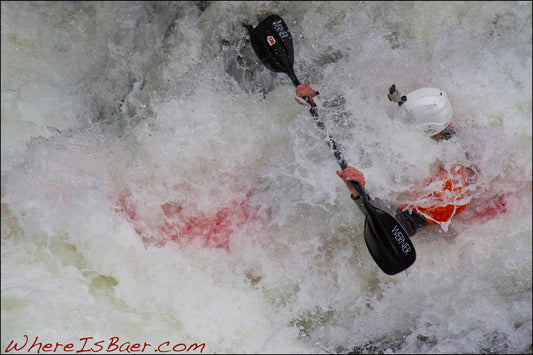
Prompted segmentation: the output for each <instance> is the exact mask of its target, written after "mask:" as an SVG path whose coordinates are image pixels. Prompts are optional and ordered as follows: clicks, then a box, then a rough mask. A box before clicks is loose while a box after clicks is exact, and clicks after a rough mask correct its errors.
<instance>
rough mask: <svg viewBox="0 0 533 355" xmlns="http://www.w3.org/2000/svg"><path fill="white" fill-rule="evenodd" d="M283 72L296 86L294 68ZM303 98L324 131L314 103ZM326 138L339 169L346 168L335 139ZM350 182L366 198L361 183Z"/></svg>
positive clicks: (328, 136)
mask: <svg viewBox="0 0 533 355" xmlns="http://www.w3.org/2000/svg"><path fill="white" fill-rule="evenodd" d="M285 74H287V76H288V77H289V78H290V79H291V81H292V83H293V84H294V87H298V85H300V81H299V80H298V78H297V77H296V74H294V70H293V69H292V68H290V70H288V71H287V72H286V73H285ZM304 100H305V101H306V102H307V103H308V104H309V105H310V106H311V107H310V108H309V112H310V113H311V116H313V120H314V121H315V123H316V124H317V126H318V127H319V128H320V129H321V130H323V131H325V130H326V126H325V125H324V122H322V121H321V120H320V118H319V117H318V113H317V111H316V104H315V103H314V102H312V101H311V100H310V99H309V98H308V97H304ZM326 134H327V133H326ZM327 138H328V140H327V143H328V146H329V148H330V149H331V150H332V151H333V155H334V156H335V159H336V160H337V163H339V166H340V167H341V170H344V169H346V168H347V167H348V163H346V160H344V158H343V157H342V152H341V151H340V150H339V148H337V143H335V140H334V139H333V137H332V136H331V135H330V134H327ZM350 184H351V185H352V186H353V187H354V189H355V191H357V193H358V194H359V196H361V197H362V198H363V199H368V197H367V195H366V193H365V191H364V190H363V188H362V187H361V185H359V183H357V182H355V181H350Z"/></svg>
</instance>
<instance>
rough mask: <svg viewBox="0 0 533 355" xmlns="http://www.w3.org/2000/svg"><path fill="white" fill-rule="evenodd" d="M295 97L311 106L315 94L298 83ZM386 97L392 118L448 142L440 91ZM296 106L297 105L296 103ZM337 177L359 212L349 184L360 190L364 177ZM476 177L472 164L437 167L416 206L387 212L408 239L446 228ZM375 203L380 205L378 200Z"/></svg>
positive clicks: (445, 103) (352, 173)
mask: <svg viewBox="0 0 533 355" xmlns="http://www.w3.org/2000/svg"><path fill="white" fill-rule="evenodd" d="M296 95H297V96H298V97H301V98H304V97H307V98H308V99H309V101H310V102H311V103H314V101H313V98H314V97H315V96H316V92H315V91H314V90H313V89H312V88H311V86H310V85H309V84H302V85H299V86H298V87H297V88H296ZM388 98H389V100H390V101H392V102H394V103H397V104H398V110H397V112H396V114H395V117H396V118H398V119H401V120H402V121H403V122H407V123H409V124H412V125H414V126H415V127H416V128H418V129H420V130H421V131H423V132H424V133H426V135H427V136H428V137H431V138H432V139H433V140H434V141H436V142H439V141H441V140H448V139H450V138H451V137H453V135H454V134H455V129H454V126H453V125H452V107H451V104H450V101H449V100H448V97H447V95H446V93H445V92H444V91H442V90H439V89H435V88H423V89H418V90H415V91H413V92H411V93H409V94H407V95H404V96H402V95H400V93H399V92H398V90H397V89H396V86H395V85H392V86H391V87H390V88H389V93H388ZM297 101H298V99H297ZM298 103H300V104H301V102H300V101H298ZM337 175H338V176H339V177H340V178H341V179H342V180H343V181H344V182H345V184H346V186H347V187H348V189H349V190H350V192H351V193H352V199H354V200H355V201H356V202H357V203H358V205H359V206H360V207H361V209H362V202H361V198H360V196H358V194H357V191H356V190H355V189H354V188H353V186H352V185H351V184H350V183H349V181H355V182H357V183H359V184H360V185H361V187H363V188H364V187H365V177H364V174H363V173H362V172H361V171H359V170H357V169H356V168H354V167H352V166H348V167H347V168H346V169H344V171H340V170H337ZM476 178H477V172H476V168H475V167H474V166H473V165H470V166H465V165H456V166H454V167H453V168H451V169H444V167H442V166H441V167H440V170H439V171H438V172H437V174H435V176H434V177H433V178H431V179H430V180H429V182H428V184H427V185H426V188H425V189H423V191H420V193H419V194H418V195H417V197H416V198H415V199H413V201H416V203H406V204H402V205H400V206H398V207H397V208H396V207H393V208H392V211H391V212H392V213H393V214H394V216H395V218H396V219H397V220H398V222H400V223H401V224H402V226H404V228H405V231H406V232H407V233H408V234H409V235H410V236H412V235H414V234H415V233H416V232H417V230H419V229H420V228H422V227H425V226H428V225H435V224H439V225H442V226H444V227H445V228H447V225H448V224H449V222H450V221H451V219H452V217H454V216H456V215H457V214H459V213H461V212H463V211H464V210H465V208H466V206H467V204H468V203H469V202H470V198H471V195H472V189H471V188H469V186H470V187H471V185H472V184H473V183H474V182H475V180H476ZM375 201H376V200H375ZM377 203H378V204H383V203H382V202H380V201H377Z"/></svg>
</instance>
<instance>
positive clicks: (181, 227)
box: [114, 195, 257, 250]
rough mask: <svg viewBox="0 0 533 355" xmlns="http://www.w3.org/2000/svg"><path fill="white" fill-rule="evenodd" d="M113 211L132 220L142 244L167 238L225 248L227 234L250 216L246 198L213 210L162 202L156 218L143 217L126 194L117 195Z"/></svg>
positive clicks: (226, 247)
mask: <svg viewBox="0 0 533 355" xmlns="http://www.w3.org/2000/svg"><path fill="white" fill-rule="evenodd" d="M114 208H115V211H116V212H117V213H118V214H120V215H121V216H123V217H124V218H126V219H128V220H129V221H130V222H132V223H133V226H134V228H135V231H136V232H137V234H139V235H140V236H141V237H142V238H143V241H144V242H145V243H146V244H155V245H158V246H163V245H165V244H166V243H167V242H169V241H174V242H177V243H179V244H182V243H185V244H186V243H190V242H193V241H199V242H200V243H201V245H202V246H204V247H208V248H221V249H226V250H229V243H230V237H231V235H232V234H233V233H234V232H235V231H236V230H238V229H239V228H241V227H243V226H244V224H246V222H248V221H249V220H250V219H251V218H252V219H255V218H257V217H256V216H252V214H251V212H250V211H251V207H250V205H249V203H248V201H247V200H244V201H232V202H230V203H228V204H227V205H226V206H225V207H222V208H220V209H219V210H218V211H217V212H216V213H215V214H212V215H208V214H205V213H204V212H201V211H198V210H195V209H191V208H187V209H186V208H184V207H183V206H182V205H180V204H179V203H177V202H172V201H171V202H166V203H164V204H162V205H161V211H160V213H157V221H156V222H155V225H154V222H153V220H150V221H149V220H148V219H146V218H143V217H142V216H140V215H139V213H138V212H137V209H136V207H135V205H134V204H133V203H132V202H131V199H130V198H129V196H128V195H122V196H120V197H119V198H118V199H117V200H116V203H115V207H114Z"/></svg>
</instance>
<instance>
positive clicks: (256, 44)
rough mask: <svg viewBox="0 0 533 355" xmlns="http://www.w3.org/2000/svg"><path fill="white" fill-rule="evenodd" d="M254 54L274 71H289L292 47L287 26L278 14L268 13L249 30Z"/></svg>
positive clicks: (291, 62) (292, 61) (292, 52)
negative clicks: (268, 14)
mask: <svg viewBox="0 0 533 355" xmlns="http://www.w3.org/2000/svg"><path fill="white" fill-rule="evenodd" d="M250 41H251V42H252V46H253V48H254V51H255V54H257V56H258V57H259V59H261V61H262V62H263V64H264V65H265V66H266V67H267V68H268V69H270V70H272V71H274V72H284V73H291V72H292V71H293V69H292V66H293V64H294V49H293V46H292V36H291V33H290V32H289V28H288V27H287V25H286V24H285V22H283V20H282V18H281V17H279V16H278V15H270V16H268V17H267V18H266V19H264V20H263V21H261V23H260V24H259V25H257V27H255V28H254V29H252V30H251V31H250Z"/></svg>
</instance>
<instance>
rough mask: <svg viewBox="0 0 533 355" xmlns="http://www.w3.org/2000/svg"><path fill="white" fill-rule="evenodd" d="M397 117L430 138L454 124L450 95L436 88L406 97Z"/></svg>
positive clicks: (412, 93) (415, 92) (425, 89)
mask: <svg viewBox="0 0 533 355" xmlns="http://www.w3.org/2000/svg"><path fill="white" fill-rule="evenodd" d="M406 97H407V100H406V101H405V102H403V104H402V105H401V106H400V110H398V111H399V112H398V114H397V116H399V119H400V120H401V121H403V122H404V123H407V124H411V125H414V126H415V127H416V128H418V129H420V130H421V131H422V132H425V133H426V134H427V135H428V136H430V137H433V136H434V135H436V134H438V133H440V132H442V131H443V130H444V129H445V128H446V127H448V125H449V124H450V123H451V122H452V113H453V112H452V105H451V104H450V100H448V95H446V93H445V92H444V91H442V90H439V89H435V88H423V89H418V90H415V91H413V92H411V93H409V94H407V95H406Z"/></svg>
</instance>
